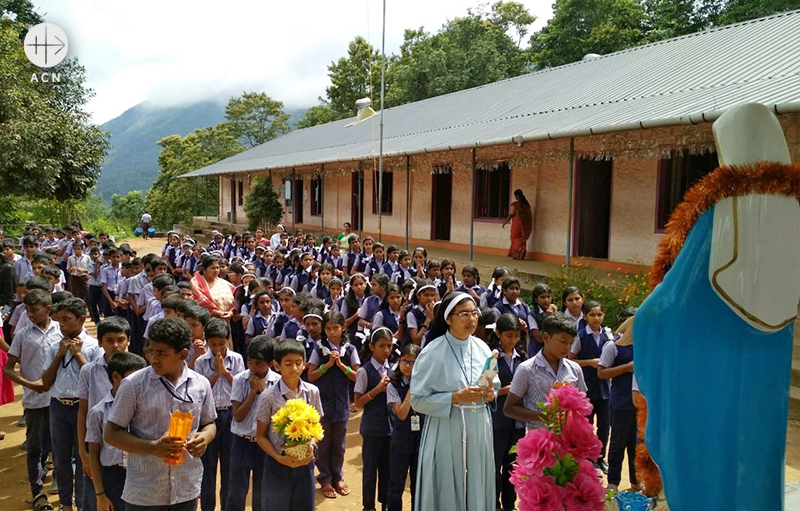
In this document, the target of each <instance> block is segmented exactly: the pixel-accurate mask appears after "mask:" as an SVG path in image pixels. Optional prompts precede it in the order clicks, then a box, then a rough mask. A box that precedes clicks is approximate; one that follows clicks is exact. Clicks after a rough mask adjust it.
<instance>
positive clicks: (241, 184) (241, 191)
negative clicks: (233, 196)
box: [239, 181, 244, 206]
mask: <svg viewBox="0 0 800 511" xmlns="http://www.w3.org/2000/svg"><path fill="white" fill-rule="evenodd" d="M239 205H240V206H242V205H244V181H239Z"/></svg>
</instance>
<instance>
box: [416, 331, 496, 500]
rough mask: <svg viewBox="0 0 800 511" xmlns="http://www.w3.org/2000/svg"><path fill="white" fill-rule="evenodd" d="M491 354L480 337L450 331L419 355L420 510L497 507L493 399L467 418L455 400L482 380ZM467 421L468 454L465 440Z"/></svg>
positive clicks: (417, 367)
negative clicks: (421, 420)
mask: <svg viewBox="0 0 800 511" xmlns="http://www.w3.org/2000/svg"><path fill="white" fill-rule="evenodd" d="M490 356H491V351H490V350H489V348H488V347H487V346H486V343H484V342H483V341H481V340H480V339H478V338H476V337H472V336H470V338H469V339H467V340H466V341H463V340H459V339H456V338H455V337H453V336H452V335H451V334H450V333H447V334H446V335H445V336H442V337H438V338H436V339H434V340H433V341H431V342H429V343H428V344H427V345H426V346H425V348H424V349H423V350H422V352H421V353H420V354H419V356H418V357H417V361H416V364H414V372H413V373H412V375H411V390H410V392H411V407H412V408H414V410H416V411H418V412H419V413H424V414H425V416H426V417H425V425H424V426H423V429H422V437H421V440H420V446H419V465H418V468H417V492H416V511H432V510H441V511H445V510H446V511H494V509H495V503H496V498H497V496H496V495H495V485H494V479H495V475H494V474H495V471H494V450H493V440H492V416H491V413H490V411H489V408H488V406H489V405H483V406H482V407H481V408H480V409H478V410H464V413H463V419H462V411H461V409H459V408H458V405H453V404H452V403H451V399H452V393H453V392H455V391H457V390H461V389H463V388H464V387H467V386H470V385H475V384H476V383H477V381H478V378H479V377H480V375H481V373H482V372H483V365H484V363H485V362H486V359H487V358H489V357H490ZM462 368H463V371H462ZM464 372H466V377H465V375H464ZM467 377H468V378H469V381H467ZM494 387H495V391H497V390H498V389H499V388H500V380H499V378H498V377H497V376H495V378H494ZM480 403H483V401H480ZM462 420H463V421H464V422H462ZM464 424H466V429H467V457H466V460H464V456H463V444H462V433H463V426H464ZM465 461H466V468H467V488H466V492H467V493H466V508H465V507H464V505H465V504H464V502H465V499H464V496H465V495H464V491H465V489H464V468H465V467H464V462H465Z"/></svg>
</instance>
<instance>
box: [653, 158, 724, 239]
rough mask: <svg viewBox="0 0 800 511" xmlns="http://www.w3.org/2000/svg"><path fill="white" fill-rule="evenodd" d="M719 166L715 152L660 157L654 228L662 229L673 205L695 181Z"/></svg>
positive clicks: (673, 207)
mask: <svg viewBox="0 0 800 511" xmlns="http://www.w3.org/2000/svg"><path fill="white" fill-rule="evenodd" d="M718 166H719V163H718V160H717V155H716V153H706V154H697V155H679V154H677V153H673V154H672V157H670V158H662V159H661V160H660V161H659V164H658V189H657V192H656V229H657V230H663V229H665V228H666V226H667V221H669V217H670V216H671V215H672V211H673V210H674V209H675V206H677V205H678V203H680V202H681V201H682V200H683V196H684V194H685V193H686V192H687V190H689V188H691V187H692V185H694V184H695V183H696V182H697V181H699V180H700V179H702V178H703V177H704V176H705V175H706V174H708V173H709V172H711V171H712V170H714V169H715V168H717V167H718Z"/></svg>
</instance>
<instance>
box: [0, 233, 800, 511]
mask: <svg viewBox="0 0 800 511" xmlns="http://www.w3.org/2000/svg"><path fill="white" fill-rule="evenodd" d="M129 243H130V244H131V246H132V247H133V248H134V249H135V250H137V251H138V253H139V255H140V256H141V255H144V254H146V253H148V252H151V251H152V252H158V253H160V250H161V247H162V246H163V243H164V240H163V238H157V239H155V240H148V241H147V242H145V241H143V240H141V239H134V240H130V241H129ZM93 326H94V325H91V327H90V328H89V330H90V333H92V334H94V328H93ZM15 390H16V396H17V398H16V401H15V402H14V403H10V404H8V405H5V406H2V407H0V431H5V433H6V437H5V439H4V440H2V441H0V510H2V511H24V510H28V509H31V506H30V505H29V504H27V503H26V500H30V497H31V495H30V486H29V484H28V481H27V475H26V474H27V473H26V468H25V451H22V450H20V446H21V445H22V442H23V441H24V440H25V428H20V427H17V426H16V422H17V421H18V420H19V419H20V417H21V416H22V405H21V403H20V400H21V399H22V388H21V387H17V388H16V389H15ZM360 421H361V414H360V413H358V414H354V415H353V416H352V417H351V419H350V423H349V425H348V431H347V452H346V454H345V465H344V474H345V482H347V483H348V485H349V486H350V489H351V493H350V495H348V496H347V497H341V496H339V497H337V498H336V499H326V498H325V497H324V496H323V495H322V492H321V490H320V489H319V487H318V488H317V500H316V509H318V510H320V511H325V510H330V511H333V510H337V511H358V510H360V509H362V506H361V436H360V435H359V434H358V426H359V424H360ZM786 444H787V445H786V447H787V451H786V482H787V483H789V482H794V481H800V423H794V422H793V421H791V422H790V423H789V425H788V437H787V442H786ZM51 478H52V473H51V474H49V475H48V476H47V478H46V479H45V487H47V486H48V485H49V484H50V480H51ZM627 487H628V471H627V462H626V463H625V464H624V465H623V474H622V488H623V489H625V488H627ZM403 500H404V504H403V505H404V508H405V509H407V510H410V509H411V495H410V493H409V491H408V489H406V492H405V494H404V496H403ZM50 501H51V503H54V507H56V509H58V507H57V501H58V496H57V495H51V496H50ZM249 501H250V498H249V497H248V506H247V509H248V510H250V506H249ZM217 509H221V508H220V507H219V505H217Z"/></svg>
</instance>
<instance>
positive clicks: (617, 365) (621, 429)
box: [597, 307, 639, 496]
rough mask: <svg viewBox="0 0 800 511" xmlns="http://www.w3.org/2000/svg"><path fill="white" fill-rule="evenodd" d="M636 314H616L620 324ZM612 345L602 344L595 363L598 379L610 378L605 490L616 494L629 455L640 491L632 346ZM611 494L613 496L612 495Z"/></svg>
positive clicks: (633, 479) (630, 468) (630, 309)
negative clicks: (606, 483) (608, 436)
mask: <svg viewBox="0 0 800 511" xmlns="http://www.w3.org/2000/svg"><path fill="white" fill-rule="evenodd" d="M634 314H636V307H626V308H625V309H623V310H622V312H620V314H619V322H620V324H622V323H624V322H625V321H626V320H627V319H628V318H630V317H631V316H633V315H634ZM619 341H620V336H617V337H616V338H615V339H614V342H607V343H605V344H604V345H603V352H602V353H601V354H600V360H599V362H598V364H597V377H598V378H600V379H604V380H608V379H611V393H610V397H609V405H610V408H611V443H610V444H609V447H608V489H609V490H612V492H613V493H615V492H616V491H617V490H618V488H619V484H620V482H621V480H622V461H623V460H624V459H625V452H626V451H627V453H628V477H630V480H631V486H632V487H633V488H634V489H635V490H638V489H639V481H638V479H637V478H636V407H635V406H634V405H633V397H632V393H633V345H632V344H631V345H628V344H626V343H620V342H619ZM613 493H612V496H613Z"/></svg>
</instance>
